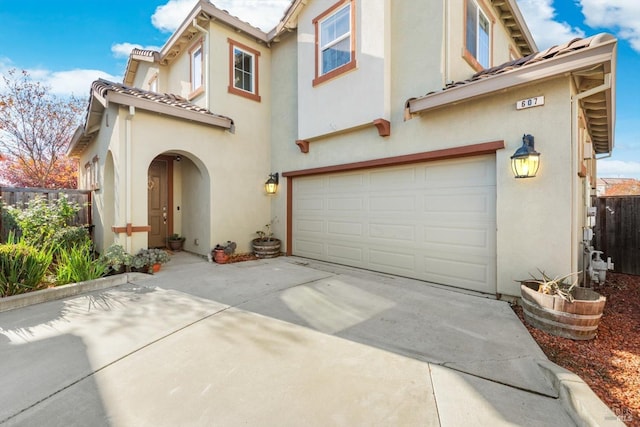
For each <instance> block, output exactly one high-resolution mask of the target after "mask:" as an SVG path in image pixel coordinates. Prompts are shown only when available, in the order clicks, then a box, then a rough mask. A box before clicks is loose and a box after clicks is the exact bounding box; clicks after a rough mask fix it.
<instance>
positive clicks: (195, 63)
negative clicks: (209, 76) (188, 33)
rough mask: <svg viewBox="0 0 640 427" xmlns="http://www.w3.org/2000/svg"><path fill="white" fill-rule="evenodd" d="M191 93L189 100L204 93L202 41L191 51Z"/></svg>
mask: <svg viewBox="0 0 640 427" xmlns="http://www.w3.org/2000/svg"><path fill="white" fill-rule="evenodd" d="M189 63H190V77H189V81H190V82H191V93H190V94H189V99H192V98H195V97H196V96H198V95H200V94H201V93H202V92H204V47H203V43H202V39H200V40H199V41H198V42H197V43H196V44H195V45H193V47H192V48H191V49H190V50H189Z"/></svg>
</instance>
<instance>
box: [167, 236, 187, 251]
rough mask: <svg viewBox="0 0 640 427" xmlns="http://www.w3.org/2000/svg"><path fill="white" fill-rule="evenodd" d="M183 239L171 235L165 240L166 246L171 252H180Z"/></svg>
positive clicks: (182, 237)
mask: <svg viewBox="0 0 640 427" xmlns="http://www.w3.org/2000/svg"><path fill="white" fill-rule="evenodd" d="M184 241H185V237H184V236H181V235H179V234H178V233H173V234H172V235H171V236H169V237H168V238H167V245H168V246H169V249H171V250H172V251H181V250H182V247H183V246H184Z"/></svg>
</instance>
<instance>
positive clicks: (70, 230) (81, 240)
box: [51, 226, 91, 250]
mask: <svg viewBox="0 0 640 427" xmlns="http://www.w3.org/2000/svg"><path fill="white" fill-rule="evenodd" d="M51 240H52V243H53V244H54V245H55V246H56V250H65V249H67V250H68V249H71V248H72V247H74V246H84V245H87V244H91V239H90V237H89V231H88V230H87V228H86V227H83V226H71V227H64V228H61V229H59V230H58V231H56V232H55V233H54V235H53V237H52V239H51Z"/></svg>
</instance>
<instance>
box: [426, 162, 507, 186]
mask: <svg viewBox="0 0 640 427" xmlns="http://www.w3.org/2000/svg"><path fill="white" fill-rule="evenodd" d="M424 172H425V173H424V176H425V181H426V182H427V183H428V185H429V186H431V187H436V188H450V187H463V188H468V187H477V186H484V185H495V183H496V180H495V164H490V163H489V162H484V163H483V162H478V161H476V160H475V159H466V160H465V159H461V160H457V161H454V162H449V164H447V162H438V164H433V165H426V166H424Z"/></svg>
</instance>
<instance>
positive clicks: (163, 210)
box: [147, 151, 211, 255]
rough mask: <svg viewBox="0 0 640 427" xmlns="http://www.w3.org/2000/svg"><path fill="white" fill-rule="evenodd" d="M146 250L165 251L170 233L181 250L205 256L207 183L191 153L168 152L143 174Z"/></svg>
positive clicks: (158, 157) (207, 222)
mask: <svg viewBox="0 0 640 427" xmlns="http://www.w3.org/2000/svg"><path fill="white" fill-rule="evenodd" d="M147 192H148V198H147V215H148V221H149V222H148V224H149V226H150V231H149V233H148V247H165V246H166V245H167V238H168V236H170V235H171V234H173V233H177V234H180V235H181V236H184V237H186V240H185V245H184V248H185V249H186V250H188V251H190V252H195V253H200V254H203V255H206V254H207V253H208V251H209V250H210V248H209V240H210V231H211V226H210V223H211V222H210V205H211V203H210V182H209V174H208V172H207V170H206V168H205V167H204V164H203V163H202V161H200V159H198V158H197V157H196V156H195V155H193V154H192V153H188V152H185V151H171V152H166V153H163V154H161V155H159V156H157V157H155V158H154V159H153V161H152V162H151V163H150V165H149V168H148V174H147Z"/></svg>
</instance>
